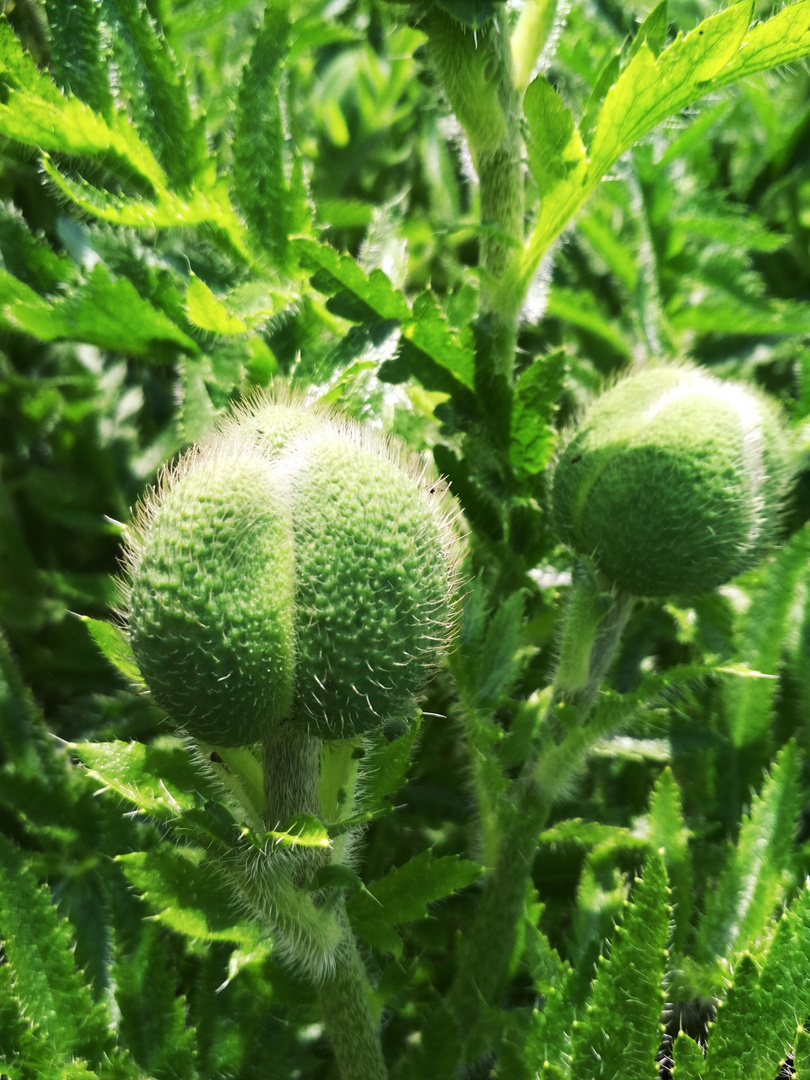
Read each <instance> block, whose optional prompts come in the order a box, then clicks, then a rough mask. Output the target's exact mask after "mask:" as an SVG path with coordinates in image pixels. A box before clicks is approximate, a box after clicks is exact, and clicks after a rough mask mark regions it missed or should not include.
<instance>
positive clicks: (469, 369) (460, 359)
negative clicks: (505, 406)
mask: <svg viewBox="0 0 810 1080" xmlns="http://www.w3.org/2000/svg"><path fill="white" fill-rule="evenodd" d="M296 247H297V250H298V254H299V258H300V259H301V262H302V263H303V264H304V265H305V266H307V267H310V268H313V269H315V268H317V272H316V273H315V276H314V277H313V279H312V284H313V286H314V287H315V288H316V289H318V290H319V291H320V292H323V293H326V294H327V295H328V296H330V297H337V298H340V299H341V304H342V307H341V311H342V312H344V313H345V317H347V318H351V319H353V320H355V321H357V322H374V321H381V322H389V321H390V322H392V323H393V322H398V323H400V325H401V327H402V335H403V337H404V338H405V340H406V341H407V342H409V343H410V345H411V346H414V347H415V348H416V349H418V350H419V351H420V352H423V353H424V354H425V355H426V356H427V357H429V358H430V360H432V361H433V362H434V363H435V364H438V365H439V367H440V368H443V369H444V370H445V372H449V373H450V374H451V375H452V376H453V379H454V380H458V382H460V383H461V384H462V385H463V386H466V387H467V388H470V389H471V388H472V386H473V377H474V371H475V362H474V357H473V350H472V344H471V342H470V340H469V336H468V335H466V334H462V333H459V332H456V331H454V330H452V329H451V328H450V326H449V325H448V323H447V320H446V319H445V317H444V315H443V314H442V312H441V311H440V309H439V307H438V305H437V303H436V298H435V296H434V295H433V293H432V292H429V291H425V292H423V293H420V295H419V296H417V298H416V300H415V301H414V305H413V312H411V309H410V308H409V307H408V304H407V302H406V300H405V297H404V296H403V295H402V293H400V292H398V291H397V290H396V289H394V287H393V285H392V284H391V282H390V280H389V279H388V277H387V276H386V275H385V274H384V273H383V271H382V270H376V269H375V270H372V271H371V273H370V274H366V272H365V271H364V270H363V269H362V268H361V267H360V266H359V264H358V263H357V262H355V260H354V259H352V258H351V256H349V255H340V254H338V252H337V251H335V250H334V248H331V247H329V246H328V245H326V244H317V243H315V241H312V240H298V241H296Z"/></svg>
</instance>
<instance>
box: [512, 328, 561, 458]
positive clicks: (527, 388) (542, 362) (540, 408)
mask: <svg viewBox="0 0 810 1080" xmlns="http://www.w3.org/2000/svg"><path fill="white" fill-rule="evenodd" d="M567 369H568V363H567V359H566V355H565V352H564V351H563V350H562V349H558V350H557V351H556V352H553V353H549V355H548V356H543V357H538V359H537V360H535V361H534V363H533V364H531V365H530V366H529V367H528V368H526V370H525V371H524V372H522V373H521V375H520V378H519V379H518V381H517V383H516V385H515V392H514V398H513V400H512V417H511V422H510V424H511V429H510V435H509V461H510V463H511V465H512V468H513V469H514V470H515V472H516V473H517V474H518V476H520V477H528V476H536V475H537V474H538V473H540V472H542V471H543V470H544V469H545V468H546V467H547V465H548V463H549V461H550V460H551V455H552V453H553V450H554V444H555V438H556V435H555V431H554V428H553V425H552V421H553V419H554V414H555V412H556V408H557V405H556V402H557V400H558V398H559V396H560V393H561V391H562V387H563V382H564V380H565V374H566V371H567Z"/></svg>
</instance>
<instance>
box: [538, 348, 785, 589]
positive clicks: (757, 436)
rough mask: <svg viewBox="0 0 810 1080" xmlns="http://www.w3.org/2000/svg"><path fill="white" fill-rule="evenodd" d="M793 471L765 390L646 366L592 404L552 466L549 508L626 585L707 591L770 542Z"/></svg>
mask: <svg viewBox="0 0 810 1080" xmlns="http://www.w3.org/2000/svg"><path fill="white" fill-rule="evenodd" d="M788 476H789V448H788V443H787V439H786V436H785V434H784V432H783V425H782V421H781V417H780V415H779V412H778V410H777V409H776V407H775V406H774V405H773V404H772V403H771V402H770V401H769V399H767V398H766V397H765V396H764V395H763V394H760V393H758V392H757V391H755V390H753V389H752V388H750V387H748V386H745V385H742V384H739V383H733V382H726V381H723V380H720V379H716V378H714V377H712V376H710V375H707V374H705V373H703V372H702V371H699V370H697V369H695V368H690V367H657V368H650V369H647V370H644V371H642V372H641V373H639V374H636V375H632V376H630V377H629V378H627V379H624V380H623V381H622V382H619V383H618V384H617V385H616V386H615V387H613V388H612V389H611V390H609V391H607V392H606V393H605V394H603V395H602V396H601V397H600V398H598V399H597V400H596V401H595V402H594V403H593V404H592V405H591V407H590V408H589V409H588V410H587V412H586V413H585V415H584V417H583V419H582V423H581V424H580V425H579V427H578V429H577V430H576V433H575V434H574V436H573V438H572V439H571V440H570V442H569V443H568V444H567V445H566V447H565V448H564V450H563V452H562V454H561V455H560V458H559V460H558V462H557V465H556V468H555V470H554V478H553V489H552V513H553V518H554V523H555V527H556V529H557V531H558V534H559V536H560V537H561V539H563V540H564V541H565V543H567V544H568V545H569V546H570V547H572V548H573V549H574V550H575V551H576V552H578V553H579V554H581V555H585V556H588V557H591V558H592V559H593V561H594V563H595V564H596V566H597V567H598V568H599V569H600V570H601V571H603V573H604V574H605V575H606V576H607V577H608V578H609V579H610V580H611V581H613V582H614V583H615V584H616V585H618V586H620V587H621V588H623V589H625V590H627V591H628V592H631V593H635V594H637V595H640V596H666V595H668V594H672V593H693V592H702V591H706V590H709V589H713V588H715V587H716V586H718V585H721V584H723V583H724V582H726V581H728V580H729V579H730V578H732V577H734V576H735V575H737V574H739V573H741V572H742V571H743V570H746V569H748V568H749V567H751V566H752V565H754V564H755V563H756V562H757V561H758V559H759V558H760V557H761V556H762V555H763V553H764V552H766V551H767V549H768V548H769V546H770V545H771V544H772V543H773V540H774V536H775V533H776V531H777V525H778V521H779V513H780V508H781V504H782V500H783V497H784V492H785V487H786V483H787V479H788Z"/></svg>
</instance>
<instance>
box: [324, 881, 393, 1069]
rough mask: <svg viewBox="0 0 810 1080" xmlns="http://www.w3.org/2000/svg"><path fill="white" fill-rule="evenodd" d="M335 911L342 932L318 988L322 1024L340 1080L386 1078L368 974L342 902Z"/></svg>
mask: <svg viewBox="0 0 810 1080" xmlns="http://www.w3.org/2000/svg"><path fill="white" fill-rule="evenodd" d="M336 914H337V918H338V922H339V924H340V926H341V931H342V934H341V941H340V945H339V946H338V950H337V955H336V957H335V966H334V969H333V970H332V971H331V972H330V973H329V974H328V975H327V976H326V978H324V979H323V981H322V982H320V983H319V984H318V987H317V990H318V998H319V1000H320V1003H321V1010H322V1012H323V1022H324V1026H325V1028H326V1031H327V1032H328V1034H329V1038H330V1040H331V1042H332V1048H333V1049H334V1052H335V1057H336V1059H337V1063H338V1068H339V1069H340V1075H341V1077H342V1078H343V1080H386V1078H387V1076H388V1073H387V1072H386V1068H385V1062H384V1061H383V1056H382V1047H381V1045H380V1038H379V1032H378V1025H377V1019H376V1017H375V1016H374V1012H373V1010H372V1007H371V997H370V993H369V985H368V977H367V975H366V969H365V966H364V965H363V961H362V959H361V957H360V954H359V952H358V950H357V942H356V941H355V938H354V934H353V933H352V930H351V927H350V926H349V920H348V918H347V916H346V910H345V906H344V904H343V901H341V903H340V909H339V910H338V912H337V913H336Z"/></svg>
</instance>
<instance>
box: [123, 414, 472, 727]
mask: <svg viewBox="0 0 810 1080" xmlns="http://www.w3.org/2000/svg"><path fill="white" fill-rule="evenodd" d="M129 548H130V562H131V573H130V578H129V582H128V585H127V587H126V592H127V603H126V607H127V617H128V622H129V628H130V637H131V642H132V648H133V651H134V653H135V656H136V658H137V660H138V662H139V664H140V666H141V670H142V673H143V676H144V679H145V681H146V683H147V685H148V686H149V688H150V690H151V691H152V694H153V696H154V698H155V700H156V701H157V702H158V704H160V705H161V706H162V707H163V708H164V709H166V711H167V712H168V713H169V714H170V715H171V717H172V718H173V719H174V720H175V722H176V723H178V724H180V725H181V726H182V727H183V728H185V729H186V730H187V731H188V732H189V733H190V734H192V735H193V736H195V737H196V738H198V739H200V740H202V741H205V742H207V743H211V744H214V745H221V746H240V745H247V744H249V743H254V742H258V741H261V740H264V739H266V738H268V737H269V736H270V734H272V732H273V731H274V730H276V729H277V728H278V725H279V724H281V723H282V722H285V721H288V722H290V723H292V724H293V725H295V726H296V727H299V728H300V729H301V730H307V731H309V732H310V733H311V734H314V735H317V736H319V737H320V738H324V739H327V738H328V739H336V738H348V737H351V736H354V735H358V734H361V733H362V732H364V731H367V730H369V729H371V728H373V727H375V726H377V725H379V724H380V723H381V722H382V721H384V720H385V719H386V718H389V717H392V716H396V715H402V714H403V712H405V711H407V710H408V709H410V708H411V707H412V706H413V702H414V698H415V695H416V694H417V693H418V692H419V690H420V689H421V687H422V685H423V683H424V682H425V680H426V679H427V677H428V674H429V673H430V671H431V669H432V668H433V667H434V666H435V664H436V662H437V659H438V657H439V655H440V653H441V650H442V647H443V645H444V642H445V640H446V638H447V635H448V631H449V627H450V624H451V622H452V601H451V596H452V592H453V587H454V581H455V572H456V564H457V551H456V548H457V544H456V540H455V535H454V533H453V530H452V528H451V526H450V524H449V519H448V505H447V502H446V499H445V498H444V497H443V496H442V495H441V493H440V492H438V491H437V489H436V485H432V484H431V483H430V481H428V480H427V479H426V478H425V477H424V475H423V474H422V473H421V472H420V470H419V469H418V467H417V468H415V467H414V463H413V462H412V460H411V459H410V458H409V457H408V456H407V455H406V454H405V452H404V451H401V450H397V449H395V448H394V446H393V445H392V444H391V443H389V442H387V441H385V440H383V439H378V438H375V437H373V436H372V435H370V434H369V433H367V432H365V431H363V430H361V429H360V428H359V427H357V426H356V425H353V424H349V423H344V422H337V421H335V420H333V419H331V418H330V417H329V416H328V415H326V414H324V413H322V412H318V411H317V410H308V409H306V408H304V407H303V406H302V405H300V404H296V403H293V402H273V401H269V400H262V401H258V402H254V403H253V404H252V405H251V406H250V407H248V408H247V409H246V410H242V411H237V412H236V413H235V414H234V416H233V417H232V418H230V419H229V420H227V421H226V422H225V423H224V424H223V425H222V427H221V429H220V431H219V433H218V434H217V435H216V436H215V437H214V438H213V440H212V442H211V443H210V444H209V445H208V446H206V447H204V448H203V449H201V450H195V451H192V453H191V454H190V455H188V456H187V457H186V458H184V459H183V461H182V462H181V465H180V466H179V468H177V469H175V470H174V471H173V472H170V473H168V474H167V476H166V478H165V479H164V480H163V482H162V483H161V485H160V487H159V490H158V492H157V493H156V495H155V496H153V498H152V499H151V500H150V501H149V502H148V503H147V504H146V506H145V507H144V508H143V509H142V510H141V513H140V515H139V518H138V521H137V524H136V527H135V529H134V530H131V533H130V542H129Z"/></svg>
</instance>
